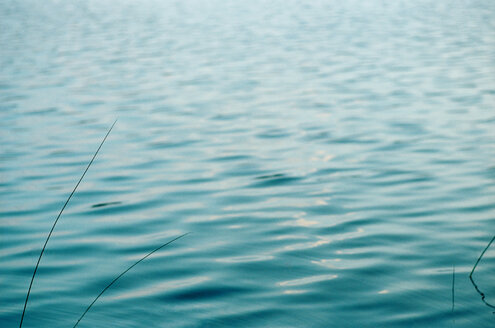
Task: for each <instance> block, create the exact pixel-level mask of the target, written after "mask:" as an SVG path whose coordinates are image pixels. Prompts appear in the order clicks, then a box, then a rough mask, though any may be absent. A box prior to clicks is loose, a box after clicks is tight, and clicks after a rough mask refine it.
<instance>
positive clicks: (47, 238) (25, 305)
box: [19, 120, 117, 328]
mask: <svg viewBox="0 0 495 328" xmlns="http://www.w3.org/2000/svg"><path fill="white" fill-rule="evenodd" d="M115 123H117V120H115V122H113V124H112V126H111V127H110V129H109V130H108V132H107V134H106V135H105V138H103V141H102V142H101V143H100V146H99V147H98V149H97V150H96V152H95V154H94V155H93V158H92V159H91V161H90V162H89V164H88V166H86V169H85V170H84V173H83V174H82V176H81V178H80V179H79V181H78V182H77V184H76V186H75V187H74V189H73V190H72V192H71V193H70V195H69V198H67V200H66V201H65V204H64V206H62V209H61V210H60V212H59V213H58V216H57V218H56V219H55V222H53V225H52V228H51V230H50V232H49V233H48V237H46V240H45V244H44V245H43V248H42V249H41V253H40V256H39V257H38V262H36V266H35V267H34V272H33V276H32V277H31V282H30V283H29V289H28V292H27V294H26V301H25V302H24V309H23V310H22V316H21V322H20V323H19V328H21V327H22V322H23V321H24V314H25V313H26V307H27V303H28V300H29V295H30V294H31V287H32V286H33V281H34V277H35V276H36V271H38V266H39V265H40V261H41V257H42V256H43V253H44V252H45V248H46V245H47V244H48V240H50V237H51V236H52V233H53V230H54V229H55V226H56V225H57V222H58V219H60V216H61V215H62V213H63V211H64V209H65V207H66V206H67V204H68V203H69V201H70V199H71V198H72V195H74V193H75V192H76V189H77V187H79V184H80V183H81V181H82V179H83V178H84V176H85V175H86V172H88V169H89V167H90V166H91V164H93V161H94V160H95V158H96V155H98V152H99V151H100V149H101V146H103V143H105V140H107V137H108V135H109V134H110V132H111V131H112V129H113V127H114V125H115Z"/></svg>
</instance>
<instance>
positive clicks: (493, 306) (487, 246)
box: [469, 236, 495, 309]
mask: <svg viewBox="0 0 495 328" xmlns="http://www.w3.org/2000/svg"><path fill="white" fill-rule="evenodd" d="M494 240H495V236H493V237H492V240H490V242H489V243H488V245H486V247H485V249H484V250H483V252H481V255H480V257H478V260H476V263H475V264H474V266H473V269H472V270H471V273H470V274H469V280H471V283H472V284H473V286H474V289H476V291H477V292H478V294H480V296H481V300H482V301H483V303H485V305H487V306H488V307H491V308H492V309H495V305H492V304H490V303H488V302H487V301H486V299H485V298H486V296H485V294H484V293H483V292H482V291H481V290H480V289H479V288H478V285H476V283H475V282H474V279H473V273H474V270H476V267H477V266H478V263H480V261H481V258H482V257H483V255H485V253H486V251H487V250H488V248H490V246H491V244H492V243H493V241H494Z"/></svg>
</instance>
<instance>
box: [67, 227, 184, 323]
mask: <svg viewBox="0 0 495 328" xmlns="http://www.w3.org/2000/svg"><path fill="white" fill-rule="evenodd" d="M187 234H189V232H187V233H185V234H183V235H180V236H178V237H175V238H174V239H172V240H169V241H167V242H166V243H165V244H162V245H161V246H159V247H157V248H155V249H154V250H153V251H151V252H149V253H148V254H146V255H145V256H143V257H142V258H141V259H140V260H139V261H137V262H136V263H134V264H133V265H131V266H130V267H128V268H127V269H126V270H125V271H124V272H122V273H121V274H119V275H118V276H117V278H115V279H114V280H112V282H111V283H109V284H108V285H107V286H106V287H105V288H103V290H102V291H101V292H100V294H98V296H96V298H95V299H94V300H93V302H91V304H90V305H89V306H88V307H87V308H86V311H84V313H83V314H82V315H81V316H80V317H79V319H78V320H77V322H76V324H75V325H74V328H75V327H77V325H78V324H79V322H80V321H81V320H82V318H84V316H85V315H86V313H88V311H89V309H91V307H92V306H93V304H95V303H96V301H97V300H98V299H99V298H100V296H101V295H103V293H104V292H106V291H107V289H108V288H110V287H111V286H112V285H113V284H114V283H115V282H116V281H117V280H119V278H120V277H122V276H123V275H124V274H126V273H127V272H128V271H129V270H131V269H132V268H134V267H135V266H136V265H138V264H139V263H141V262H142V261H144V260H145V259H146V258H148V257H149V256H150V255H151V254H153V253H155V252H157V251H159V250H160V249H162V248H163V247H165V246H167V245H170V244H171V243H173V242H174V241H176V240H178V239H180V238H182V237H184V236H185V235H187Z"/></svg>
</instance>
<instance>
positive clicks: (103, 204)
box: [91, 202, 122, 208]
mask: <svg viewBox="0 0 495 328" xmlns="http://www.w3.org/2000/svg"><path fill="white" fill-rule="evenodd" d="M118 204H122V202H108V203H98V204H94V205H92V206H91V207H92V208H97V207H105V206H111V205H118Z"/></svg>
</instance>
